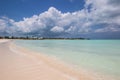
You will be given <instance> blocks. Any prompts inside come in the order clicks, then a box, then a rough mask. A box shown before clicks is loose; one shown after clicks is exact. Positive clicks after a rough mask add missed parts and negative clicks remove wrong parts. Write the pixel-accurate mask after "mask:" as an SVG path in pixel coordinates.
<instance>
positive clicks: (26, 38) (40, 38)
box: [0, 36, 89, 40]
mask: <svg viewBox="0 0 120 80" xmlns="http://www.w3.org/2000/svg"><path fill="white" fill-rule="evenodd" d="M0 39H25V40H28V39H29V40H45V39H49V40H89V38H46V37H28V36H26V37H15V36H4V37H0Z"/></svg>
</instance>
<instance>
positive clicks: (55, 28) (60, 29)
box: [50, 26, 64, 33]
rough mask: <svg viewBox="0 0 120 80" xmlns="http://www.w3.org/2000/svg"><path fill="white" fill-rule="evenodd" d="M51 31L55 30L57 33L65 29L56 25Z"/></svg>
mask: <svg viewBox="0 0 120 80" xmlns="http://www.w3.org/2000/svg"><path fill="white" fill-rule="evenodd" d="M50 31H52V32H55V33H61V32H63V31H64V29H63V28H62V27H58V26H55V27H53V28H52V29H51V30H50Z"/></svg>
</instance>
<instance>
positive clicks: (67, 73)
mask: <svg viewBox="0 0 120 80" xmlns="http://www.w3.org/2000/svg"><path fill="white" fill-rule="evenodd" d="M91 75H92V74H91ZM91 75H88V74H87V73H86V72H84V71H80V72H79V71H77V70H74V69H73V68H71V67H69V66H68V65H65V64H63V63H61V62H60V61H58V60H56V59H53V58H51V57H48V56H46V55H43V54H37V53H34V52H30V51H28V50H26V49H24V48H20V47H18V46H16V45H14V44H12V42H11V41H9V40H0V80H104V79H101V78H100V79H99V78H98V79H96V78H95V79H94V77H93V76H91Z"/></svg>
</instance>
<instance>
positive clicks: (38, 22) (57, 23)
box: [0, 0, 120, 36]
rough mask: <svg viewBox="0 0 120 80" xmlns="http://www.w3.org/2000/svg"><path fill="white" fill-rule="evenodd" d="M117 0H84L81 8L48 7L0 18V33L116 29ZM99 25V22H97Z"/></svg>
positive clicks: (119, 12)
mask: <svg viewBox="0 0 120 80" xmlns="http://www.w3.org/2000/svg"><path fill="white" fill-rule="evenodd" d="M118 3H120V1H119V0H99V1H98V0H85V4H84V8H83V9H82V10H78V11H76V12H71V13H70V12H67V13H62V12H61V11H59V10H57V9H56V8H54V7H50V8H49V9H48V11H45V12H43V13H41V14H39V15H33V16H32V17H30V18H23V20H21V21H18V22H16V21H14V20H12V19H9V18H7V17H2V18H0V33H7V34H18V35H22V34H29V35H39V36H64V35H66V34H67V35H69V36H75V35H79V34H87V33H102V32H119V31H120V6H119V4H118ZM98 25H101V26H98Z"/></svg>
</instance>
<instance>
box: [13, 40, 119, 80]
mask: <svg viewBox="0 0 120 80" xmlns="http://www.w3.org/2000/svg"><path fill="white" fill-rule="evenodd" d="M15 43H16V44H17V45H20V46H23V47H26V48H28V49H31V50H34V51H38V52H42V53H44V54H47V55H50V56H56V57H57V58H59V59H61V60H63V61H65V62H67V63H69V64H72V65H75V66H77V67H84V68H87V69H91V70H94V71H97V72H100V73H102V74H107V75H110V76H113V77H114V78H116V79H115V80H118V78H120V77H119V76H120V40H16V41H15Z"/></svg>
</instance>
